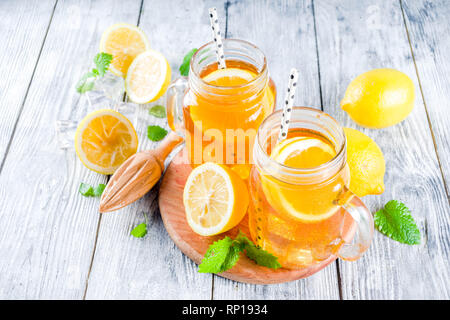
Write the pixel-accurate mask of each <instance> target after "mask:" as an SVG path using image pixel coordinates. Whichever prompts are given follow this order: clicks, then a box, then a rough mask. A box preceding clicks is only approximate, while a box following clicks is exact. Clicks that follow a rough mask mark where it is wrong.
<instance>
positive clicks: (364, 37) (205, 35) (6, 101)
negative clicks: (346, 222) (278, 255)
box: [0, 0, 450, 299]
mask: <svg viewBox="0 0 450 320" xmlns="http://www.w3.org/2000/svg"><path fill="white" fill-rule="evenodd" d="M212 6H215V7H217V10H218V14H219V18H220V24H221V27H222V30H223V31H224V32H225V33H226V36H227V37H229V38H231V37H234V38H241V39H245V40H248V41H250V42H252V43H254V44H256V45H257V46H258V47H260V48H261V49H262V50H263V51H264V52H265V54H266V56H267V59H268V63H269V71H270V74H271V76H272V78H273V79H274V81H275V83H276V85H277V87H278V90H279V93H280V94H281V95H282V94H283V92H284V88H285V87H284V86H285V83H286V77H287V75H288V72H289V70H290V68H292V67H296V68H297V69H299V71H300V84H301V85H300V86H299V89H298V91H297V96H296V99H295V104H296V105H307V106H313V107H317V108H322V110H324V111H325V112H328V113H330V114H331V115H332V116H333V117H335V118H336V119H338V120H339V121H340V123H341V124H342V125H344V126H349V127H353V128H357V129H359V130H362V131H363V132H364V133H366V134H368V135H369V136H371V137H372V138H373V139H374V140H375V141H376V142H377V143H378V145H379V146H380V148H381V149H382V150H383V152H384V155H385V159H386V165H387V171H386V176H385V184H386V191H385V192H384V194H383V195H381V196H368V197H365V198H364V199H363V200H364V202H365V203H366V204H367V205H368V207H369V209H370V210H371V211H373V212H374V211H376V210H378V209H379V208H381V207H382V206H383V205H384V204H385V203H386V202H387V201H388V200H391V199H397V200H401V201H403V202H404V203H405V204H406V205H407V206H408V207H409V208H410V209H411V211H412V214H413V216H414V218H415V219H416V221H417V222H418V225H419V228H420V230H421V233H422V244H421V245H419V246H413V247H410V246H406V245H402V244H399V243H397V242H395V241H392V240H390V239H388V238H386V237H384V236H382V235H381V234H379V233H377V234H376V235H375V240H374V243H373V245H372V247H371V248H370V249H369V251H368V252H367V253H366V254H365V256H364V257H363V258H362V259H360V260H358V261H356V262H342V261H340V262H338V263H333V264H331V265H330V266H329V267H327V268H325V269H324V270H322V271H321V272H319V273H317V274H315V275H313V276H312V277H309V278H307V279H302V280H298V281H294V282H289V283H284V284H276V285H252V284H242V283H238V282H234V281H231V280H228V279H224V278H221V277H218V276H213V275H207V274H206V275H205V274H199V273H197V267H196V265H195V263H194V262H192V261H191V260H190V259H189V258H188V257H186V256H185V255H184V254H183V253H181V251H180V250H178V248H177V247H176V246H175V244H174V243H173V241H172V240H171V239H170V237H169V235H168V234H167V232H166V230H165V228H164V225H163V223H162V220H161V217H160V214H159V209H158V201H157V194H158V187H155V188H154V189H153V190H152V191H151V192H150V193H149V194H148V195H146V196H145V197H144V198H143V199H141V200H140V201H138V202H136V203H135V204H133V205H131V206H130V207H128V208H125V209H123V210H120V211H118V212H115V213H111V214H105V215H102V216H101V215H100V214H99V213H98V210H97V209H98V199H94V198H84V197H82V196H81V195H80V194H79V193H78V191H77V190H78V186H79V184H80V182H86V183H91V184H97V183H100V182H103V183H104V182H106V181H107V179H108V178H107V177H106V176H101V175H98V174H96V173H93V172H91V171H89V170H88V169H86V168H85V167H84V166H83V165H82V164H81V163H80V162H79V161H78V159H77V158H76V155H75V153H74V151H73V149H70V148H69V149H66V150H61V149H59V148H58V143H57V139H56V138H57V137H56V132H55V122H56V120H65V119H70V120H79V119H80V118H82V117H83V116H84V115H85V114H86V112H87V111H88V110H89V107H88V105H87V103H86V100H85V99H84V98H83V97H80V95H79V94H78V93H77V92H76V91H75V90H74V86H75V83H76V82H77V80H78V79H79V78H80V77H81V76H82V74H83V73H84V72H86V71H87V70H88V69H89V68H90V67H91V65H92V58H93V57H94V55H95V54H96V53H97V52H98V45H99V40H100V37H101V34H102V32H103V31H104V30H105V29H106V28H107V27H108V26H109V25H111V24H113V23H117V22H128V23H132V24H136V25H139V26H140V27H141V28H142V29H143V30H144V32H145V33H146V34H147V35H148V37H149V40H150V45H151V47H152V48H153V49H156V50H158V51H161V52H162V53H163V54H164V55H165V56H166V57H167V59H168V60H169V63H170V65H171V67H172V71H173V76H172V77H173V79H175V78H176V77H177V76H178V75H179V73H178V67H179V65H180V63H181V60H182V57H183V56H184V54H185V53H186V52H187V51H189V50H190V49H192V48H193V47H199V46H200V45H202V44H204V43H205V42H207V41H209V40H210V38H211V30H210V27H209V19H208V16H207V10H208V8H209V7H212ZM449 19H450V9H449V6H448V3H447V2H446V1H445V0H437V1H427V0H400V1H399V0H387V1H383V0H377V1H368V0H367V1H366V0H344V1H339V0H329V1H319V0H309V1H308V0H301V1H294V0H247V1H244V0H233V1H225V0H223V1H213V0H187V1H181V0H152V1H150V0H121V1H116V0H113V1H106V0H96V1H94V0H64V1H63V0H48V1H47V0H41V1H34V0H30V1H28V0H16V1H14V0H3V1H0V31H1V32H0V40H1V41H2V44H3V45H2V46H1V48H0V60H1V61H2V63H1V64H0V72H1V74H2V77H0V104H1V106H2V108H3V109H2V110H3V113H2V115H1V116H0V203H1V206H0V274H1V276H0V299H43V298H49V299H114V298H121V299H154V298H162V299H171V298H172V299H187V298H197V299H420V298H424V299H449V298H450V274H449V273H450V270H449V268H448V266H449V264H450V257H449V249H450V202H449V184H450V181H449V179H450V162H449V161H450V160H449V159H450V144H449V134H450V133H449V131H450V129H449V124H450V115H449V102H448V101H449V98H450V97H449V92H450V88H449V84H448V79H447V78H448V74H449V71H450V70H449V68H450V64H449V62H448V61H449V55H450V53H449V52H450V32H449V31H450V30H449V28H450V27H449V23H448V21H449ZM379 67H391V68H395V69H398V70H401V71H403V72H405V73H406V74H407V75H408V76H409V77H410V78H411V79H412V80H413V82H414V84H415V87H416V104H415V108H414V110H413V112H412V114H411V115H410V116H409V117H408V118H407V119H406V120H405V121H403V122H402V123H400V124H398V125H396V126H393V127H391V128H387V129H383V130H368V129H363V128H361V127H359V126H357V125H356V124H355V123H354V122H353V121H351V120H350V119H349V117H348V116H347V114H346V113H345V112H343V111H342V110H341V109H340V108H339V102H340V99H341V98H342V97H343V95H344V92H345V89H346V87H347V85H348V84H349V83H350V81H351V80H352V79H353V78H354V77H355V76H356V75H358V74H360V73H361V72H364V71H367V70H370V69H373V68H379ZM163 103H164V101H163V99H161V100H160V101H156V102H155V103H153V104H163ZM153 104H151V105H153ZM151 105H143V106H137V109H136V112H134V113H133V116H132V117H133V119H132V120H133V122H134V124H135V127H136V129H137V131H138V135H139V140H140V146H139V149H140V150H144V149H147V148H153V147H154V146H156V143H153V142H150V141H149V140H148V139H147V138H146V128H147V125H149V124H158V125H162V126H165V127H166V128H167V124H166V120H165V119H156V118H154V117H152V116H150V115H149V114H148V108H149V106H151ZM144 221H147V223H148V225H149V231H148V235H147V236H146V237H144V238H142V239H136V238H133V237H131V236H130V234H129V233H130V230H131V229H132V228H133V227H134V226H135V225H137V224H138V223H141V222H144Z"/></svg>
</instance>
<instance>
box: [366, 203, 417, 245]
mask: <svg viewBox="0 0 450 320" xmlns="http://www.w3.org/2000/svg"><path fill="white" fill-rule="evenodd" d="M374 223H375V226H376V228H377V229H378V230H379V231H380V232H381V233H382V234H384V235H386V236H388V237H389V238H391V239H393V240H395V241H398V242H401V243H405V244H409V245H413V244H420V231H419V228H418V227H417V225H416V223H415V222H414V219H413V217H412V216H411V212H410V211H409V209H408V207H406V205H404V204H403V203H401V202H400V201H397V200H391V201H389V202H388V203H386V205H385V206H384V208H383V209H381V210H379V211H377V212H375V215H374Z"/></svg>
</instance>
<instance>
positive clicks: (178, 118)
mask: <svg viewBox="0 0 450 320" xmlns="http://www.w3.org/2000/svg"><path fill="white" fill-rule="evenodd" d="M223 48H224V57H225V61H226V68H225V69H218V63H217V57H216V53H215V44H214V43H213V42H210V43H207V44H205V45H204V46H203V47H201V48H200V49H198V51H197V52H196V53H195V54H194V55H193V57H192V59H191V63H190V70H189V76H188V78H180V79H178V80H176V81H175V82H174V83H172V84H171V86H170V87H169V89H168V92H167V98H166V99H167V100H166V106H167V114H168V122H169V126H170V127H171V128H172V129H173V130H175V131H177V132H178V133H180V134H182V135H184V137H185V139H186V146H187V150H188V154H189V160H190V162H191V164H194V165H197V164H201V163H203V162H207V161H213V162H216V163H222V164H227V165H242V164H243V165H245V166H247V167H248V168H249V163H250V158H251V152H252V147H253V142H254V139H255V136H256V132H257V129H258V127H259V125H260V124H261V122H262V121H263V120H264V119H265V118H266V117H267V116H268V115H269V114H270V113H271V112H272V111H273V109H274V106H275V97H276V90H275V85H274V84H273V82H272V80H271V79H270V77H269V72H268V68H267V61H266V57H265V56H264V54H263V53H262V52H261V50H260V49H258V48H257V47H256V46H255V45H253V44H251V43H249V42H247V41H243V40H237V39H224V40H223ZM244 171H245V170H244ZM248 171H249V170H247V176H248ZM244 178H246V177H245V174H244Z"/></svg>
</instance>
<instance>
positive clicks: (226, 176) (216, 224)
mask: <svg viewBox="0 0 450 320" xmlns="http://www.w3.org/2000/svg"><path fill="white" fill-rule="evenodd" d="M248 202H249V196H248V191H247V186H246V185H245V183H244V181H243V180H242V179H241V178H239V176H238V175H237V174H236V173H235V172H233V171H232V170H231V169H229V168H228V167H226V166H223V165H220V164H215V163H212V162H207V163H204V164H202V165H200V166H198V167H196V168H195V169H194V170H192V172H191V174H190V175H189V177H188V180H187V182H186V185H185V187H184V193H183V203H184V208H185V210H186V219H187V221H188V223H189V225H190V226H191V228H192V230H194V232H196V233H198V234H200V235H202V236H212V235H215V234H219V233H222V232H225V231H228V230H230V229H231V228H233V227H235V226H236V225H238V224H239V222H240V221H241V220H242V219H243V218H244V216H245V214H246V212H247V207H248Z"/></svg>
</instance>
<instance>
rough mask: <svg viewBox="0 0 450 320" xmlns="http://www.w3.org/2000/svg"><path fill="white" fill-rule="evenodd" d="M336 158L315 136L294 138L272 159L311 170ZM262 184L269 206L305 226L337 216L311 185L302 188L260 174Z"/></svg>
mask: <svg viewBox="0 0 450 320" xmlns="http://www.w3.org/2000/svg"><path fill="white" fill-rule="evenodd" d="M335 155H336V151H335V149H334V147H332V146H331V145H330V144H328V143H326V142H324V141H322V140H321V139H318V138H315V137H307V136H306V137H305V136H302V137H293V138H289V139H286V140H283V141H282V142H280V143H279V144H278V145H276V146H275V148H274V149H273V151H272V153H271V158H272V159H274V160H275V161H277V162H278V163H281V164H284V165H287V166H289V167H294V168H314V167H317V166H319V165H321V164H323V163H326V162H328V161H330V160H331V159H332V158H333V157H334V156H335ZM261 185H262V188H263V192H264V195H265V197H266V199H267V201H268V202H269V203H270V205H271V206H272V207H273V208H274V209H275V210H276V211H277V212H279V213H280V214H282V215H284V216H287V217H289V218H291V219H294V220H300V221H302V222H304V223H317V222H320V221H322V220H325V219H327V218H329V217H331V216H332V215H333V214H335V213H336V209H337V206H333V205H332V201H331V200H330V201H329V204H328V203H327V205H326V206H323V204H322V205H320V202H321V201H324V202H327V201H326V200H324V199H326V196H325V195H321V194H320V193H321V191H323V192H326V191H328V192H330V193H331V194H332V192H333V191H329V190H320V189H319V190H317V189H316V188H315V187H314V186H308V187H305V188H304V189H302V188H301V186H296V185H291V184H288V183H284V182H282V181H280V180H278V179H276V178H275V177H272V176H267V175H262V176H261Z"/></svg>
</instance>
